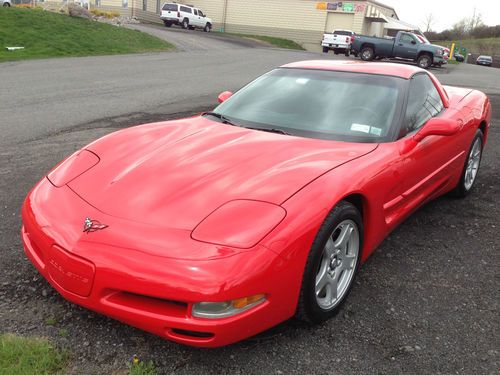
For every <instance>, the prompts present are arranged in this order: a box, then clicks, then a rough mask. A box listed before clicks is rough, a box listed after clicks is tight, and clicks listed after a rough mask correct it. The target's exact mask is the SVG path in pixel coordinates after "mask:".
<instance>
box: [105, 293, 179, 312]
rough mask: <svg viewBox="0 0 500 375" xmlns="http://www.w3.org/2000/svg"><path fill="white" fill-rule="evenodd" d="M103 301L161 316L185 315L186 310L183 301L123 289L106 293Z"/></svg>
mask: <svg viewBox="0 0 500 375" xmlns="http://www.w3.org/2000/svg"><path fill="white" fill-rule="evenodd" d="M105 301H106V302H107V303H108V304H109V303H111V304H113V305H115V306H116V305H119V306H122V307H123V308H125V309H127V310H136V311H146V312H149V313H153V314H157V315H162V316H177V317H185V316H186V315H187V310H188V304H187V303H185V302H180V301H172V300H168V299H163V298H158V297H152V296H147V295H143V294H137V293H131V292H125V291H118V292H117V291H115V292H114V293H111V294H110V295H108V296H107V297H106V298H105Z"/></svg>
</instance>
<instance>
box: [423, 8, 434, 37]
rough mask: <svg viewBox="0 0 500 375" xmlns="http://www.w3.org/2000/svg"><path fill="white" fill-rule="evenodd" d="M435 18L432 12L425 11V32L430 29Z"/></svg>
mask: <svg viewBox="0 0 500 375" xmlns="http://www.w3.org/2000/svg"><path fill="white" fill-rule="evenodd" d="M434 21H435V18H434V15H433V14H432V13H427V14H426V15H425V19H424V29H425V31H424V32H426V33H428V32H430V31H432V25H433V24H434Z"/></svg>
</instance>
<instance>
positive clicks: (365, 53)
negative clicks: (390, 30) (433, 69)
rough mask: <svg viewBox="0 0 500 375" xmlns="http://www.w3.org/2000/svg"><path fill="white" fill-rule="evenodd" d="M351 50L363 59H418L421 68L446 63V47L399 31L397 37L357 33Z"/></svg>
mask: <svg viewBox="0 0 500 375" xmlns="http://www.w3.org/2000/svg"><path fill="white" fill-rule="evenodd" d="M351 50H352V51H353V52H354V53H358V54H359V56H360V57H361V59H363V60H365V61H371V60H373V59H375V58H384V57H387V58H401V59H407V60H412V61H416V62H417V65H418V66H419V67H421V68H424V69H427V68H428V67H430V66H431V65H433V64H434V65H442V64H444V63H446V60H445V58H444V56H443V55H444V48H443V47H441V46H436V45H434V44H430V43H424V42H423V40H422V39H420V38H418V37H417V35H415V34H413V33H409V32H404V31H399V32H398V33H397V35H396V37H395V38H377V37H371V36H364V35H356V39H354V42H353V43H352V45H351Z"/></svg>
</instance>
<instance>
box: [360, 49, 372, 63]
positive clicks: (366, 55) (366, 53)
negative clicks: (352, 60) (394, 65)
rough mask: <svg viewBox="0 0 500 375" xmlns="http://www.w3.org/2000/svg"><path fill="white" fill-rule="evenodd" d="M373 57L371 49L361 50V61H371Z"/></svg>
mask: <svg viewBox="0 0 500 375" xmlns="http://www.w3.org/2000/svg"><path fill="white" fill-rule="evenodd" d="M374 57H375V53H374V52H373V48H372V47H363V48H362V49H361V60H364V61H372V60H373V59H374Z"/></svg>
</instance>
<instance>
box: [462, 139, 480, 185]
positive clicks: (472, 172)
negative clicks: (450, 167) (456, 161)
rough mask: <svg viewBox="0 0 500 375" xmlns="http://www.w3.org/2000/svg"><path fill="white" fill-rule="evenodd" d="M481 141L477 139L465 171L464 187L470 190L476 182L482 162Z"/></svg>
mask: <svg viewBox="0 0 500 375" xmlns="http://www.w3.org/2000/svg"><path fill="white" fill-rule="evenodd" d="M481 151H482V150H481V139H480V138H476V140H475V141H474V145H473V146H472V148H471V150H470V154H469V158H468V159H467V168H466V169H465V177H464V187H465V190H470V188H471V187H472V185H473V184H474V181H475V180H476V176H477V171H478V170H479V163H480V162H481Z"/></svg>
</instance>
